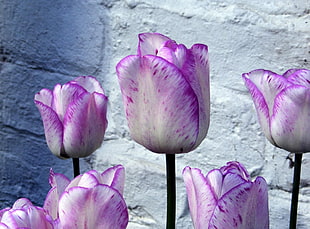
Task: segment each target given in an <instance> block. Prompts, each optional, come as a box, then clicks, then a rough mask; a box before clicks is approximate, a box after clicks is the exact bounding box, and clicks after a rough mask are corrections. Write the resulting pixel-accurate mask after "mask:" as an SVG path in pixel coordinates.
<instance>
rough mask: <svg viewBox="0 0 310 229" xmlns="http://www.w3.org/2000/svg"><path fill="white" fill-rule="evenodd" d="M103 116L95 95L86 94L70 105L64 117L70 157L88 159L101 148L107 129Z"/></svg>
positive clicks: (65, 139)
mask: <svg viewBox="0 0 310 229" xmlns="http://www.w3.org/2000/svg"><path fill="white" fill-rule="evenodd" d="M97 99H98V98H97ZM101 114H102V113H101V111H100V112H99V111H98V110H97V105H96V99H95V95H93V94H89V93H84V94H82V95H80V97H79V98H78V99H75V100H74V101H73V102H72V103H71V104H70V105H69V107H68V110H67V112H66V115H65V117H64V141H63V142H64V148H65V151H66V153H67V154H68V155H69V156H70V157H73V158H77V157H86V156H88V155H90V154H91V153H93V152H94V151H95V150H96V149H98V148H99V147H100V146H101V143H102V141H103V137H104V134H105V128H106V119H103V118H102V115H101Z"/></svg>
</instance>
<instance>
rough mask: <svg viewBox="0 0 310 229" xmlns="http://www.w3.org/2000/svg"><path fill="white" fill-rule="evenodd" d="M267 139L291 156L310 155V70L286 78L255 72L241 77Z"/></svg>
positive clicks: (260, 70) (291, 71)
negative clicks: (291, 154) (306, 153)
mask: <svg viewBox="0 0 310 229" xmlns="http://www.w3.org/2000/svg"><path fill="white" fill-rule="evenodd" d="M242 77H243V79H244V81H245V85H246V87H247V88H248V90H249V91H250V93H251V95H252V98H253V101H254V105H255V107H256V111H257V114H258V119H259V122H260V125H261V127H262V130H263V132H264V134H265V135H266V137H267V139H268V140H269V141H270V142H271V143H272V144H273V145H275V146H277V147H280V148H283V149H285V150H287V151H289V152H294V153H301V152H309V151H310V135H309V132H310V70H307V69H290V70H288V71H286V72H285V73H284V74H283V75H278V74H276V73H274V72H271V71H267V70H262V69H258V70H254V71H251V72H249V73H245V74H243V75H242Z"/></svg>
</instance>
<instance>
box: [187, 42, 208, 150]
mask: <svg viewBox="0 0 310 229" xmlns="http://www.w3.org/2000/svg"><path fill="white" fill-rule="evenodd" d="M190 50H191V52H192V54H193V56H194V74H192V75H187V74H185V75H187V79H188V81H189V83H190V85H191V87H192V88H193V90H194V92H195V94H196V96H197V98H198V103H199V135H198V138H197V141H196V144H195V147H197V146H198V145H199V144H200V143H201V142H202V140H203V139H204V138H205V137H206V135H207V132H208V129H209V123H210V78H209V77H210V76H209V75H210V67H209V52H208V46H206V45H203V44H195V45H193V46H192V47H191V49H190ZM184 68H187V69H190V67H189V66H186V65H183V69H184ZM191 76H192V77H191ZM193 76H194V77H193Z"/></svg>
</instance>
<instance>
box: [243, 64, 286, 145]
mask: <svg viewBox="0 0 310 229" xmlns="http://www.w3.org/2000/svg"><path fill="white" fill-rule="evenodd" d="M242 77H243V79H244V81H245V85H246V87H247V88H248V90H249V91H250V93H251V96H252V98H253V102H254V105H255V108H256V111H257V115H258V120H259V123H260V125H261V127H262V130H263V132H264V133H265V136H266V137H267V139H268V140H269V141H270V142H271V143H273V144H275V142H274V140H273V139H272V136H271V132H270V122H269V121H270V117H271V116H272V109H273V103H274V99H275V97H276V95H277V94H278V93H279V92H280V91H281V90H283V89H284V88H285V87H287V86H288V85H290V83H288V82H287V80H286V79H285V78H284V77H282V76H280V75H277V74H276V73H274V72H271V71H266V70H262V69H258V70H254V71H252V72H250V73H245V74H243V75H242Z"/></svg>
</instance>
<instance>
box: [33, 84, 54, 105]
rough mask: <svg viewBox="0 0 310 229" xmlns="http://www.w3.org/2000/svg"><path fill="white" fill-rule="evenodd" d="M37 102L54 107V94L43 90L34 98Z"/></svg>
mask: <svg viewBox="0 0 310 229" xmlns="http://www.w3.org/2000/svg"><path fill="white" fill-rule="evenodd" d="M34 101H35V102H41V103H42V104H44V105H46V106H48V107H52V104H53V92H52V91H51V90H49V89H46V88H43V89H42V90H41V91H40V92H38V93H36V94H35V96H34Z"/></svg>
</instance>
